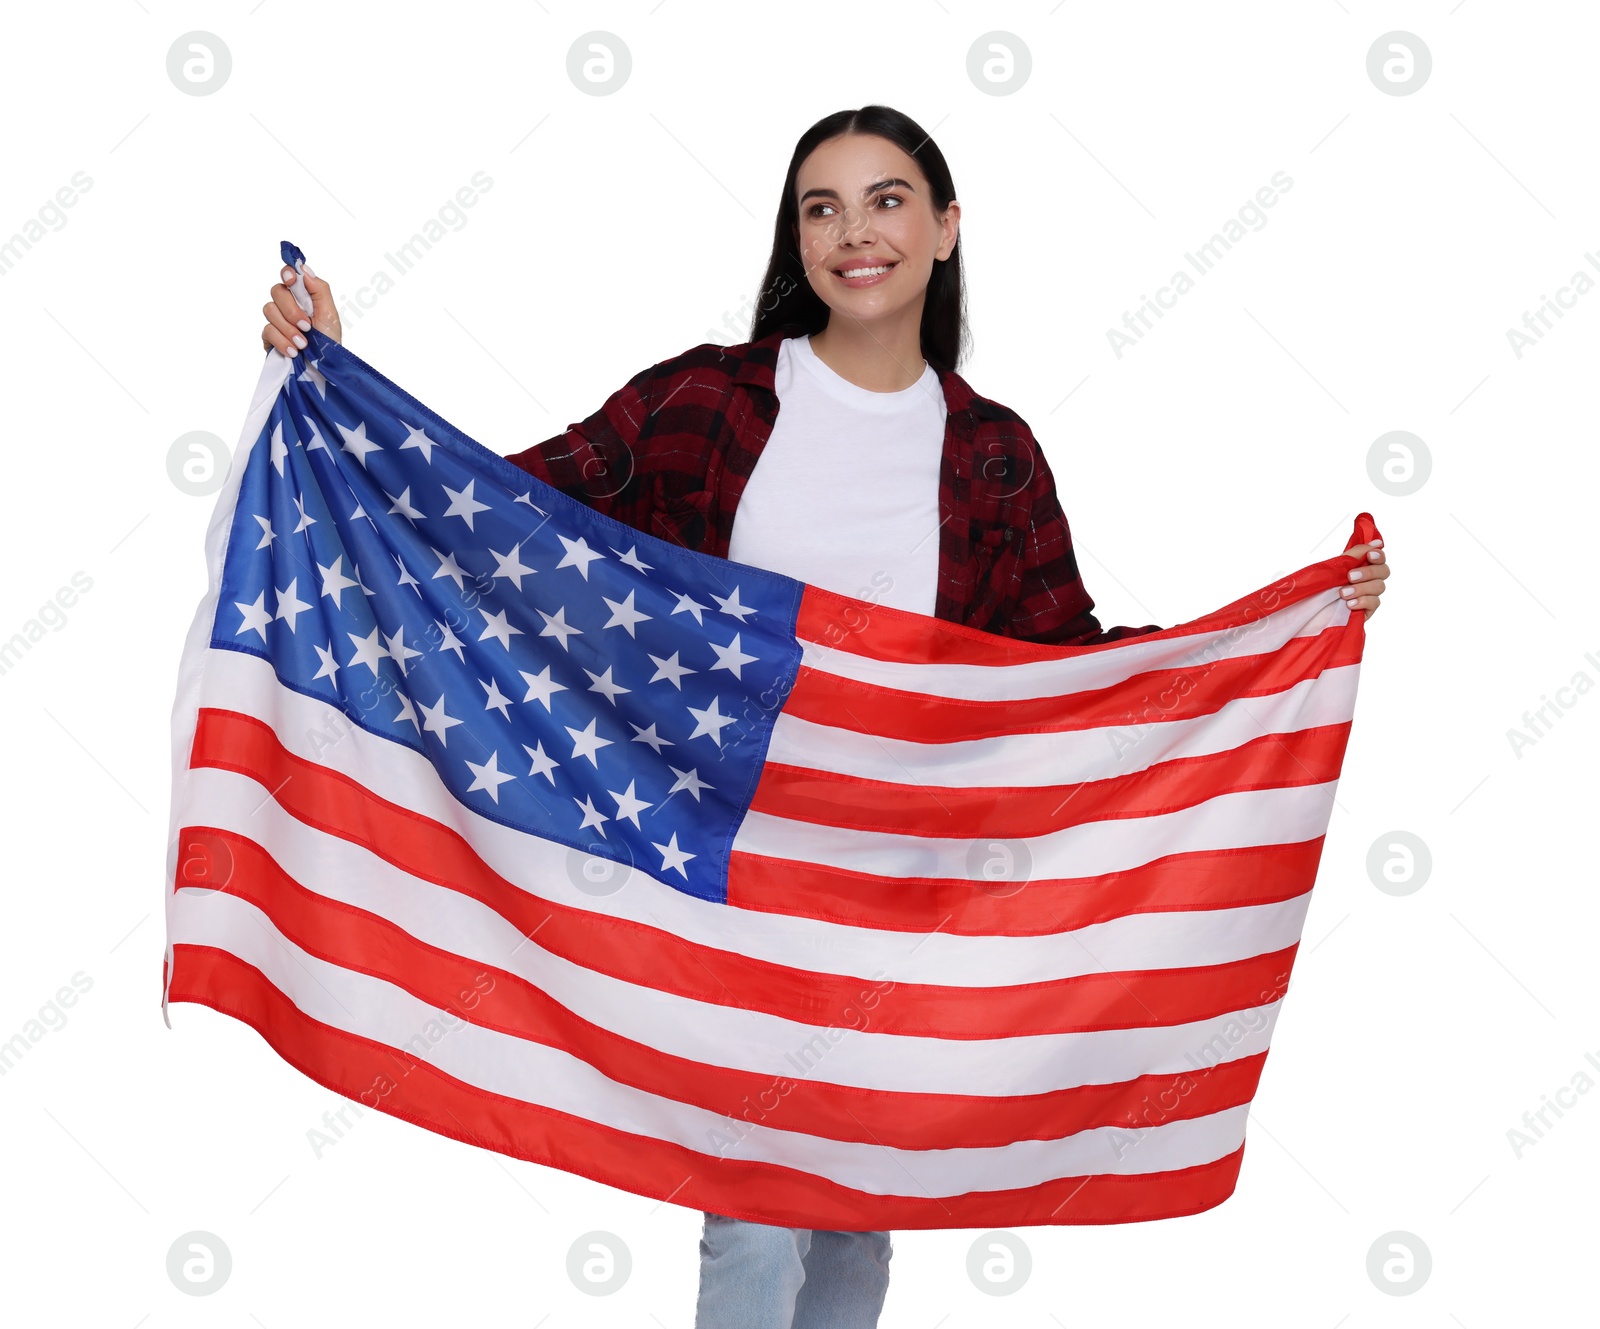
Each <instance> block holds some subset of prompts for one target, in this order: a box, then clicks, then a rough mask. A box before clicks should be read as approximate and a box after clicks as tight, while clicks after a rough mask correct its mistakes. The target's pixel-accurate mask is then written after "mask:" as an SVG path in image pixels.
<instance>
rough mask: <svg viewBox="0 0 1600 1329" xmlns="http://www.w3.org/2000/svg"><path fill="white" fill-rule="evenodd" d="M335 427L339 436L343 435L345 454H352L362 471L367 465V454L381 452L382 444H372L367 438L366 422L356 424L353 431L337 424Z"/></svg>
mask: <svg viewBox="0 0 1600 1329" xmlns="http://www.w3.org/2000/svg"><path fill="white" fill-rule="evenodd" d="M335 427H336V428H337V429H338V431H339V432H340V433H341V434H343V435H344V450H345V451H346V452H353V453H354V454H355V458H356V460H357V461H358V462H360V463H361V465H362V468H363V469H365V467H366V464H367V453H369V452H382V451H383V446H382V444H379V443H374V442H373V441H372V440H371V439H370V438H368V437H367V422H366V421H365V420H363V421H362V422H361V423H360V424H358V425H357V426H356V427H355V428H354V429H346V428H345V427H344V426H343V425H341V424H338V423H337V422H335Z"/></svg>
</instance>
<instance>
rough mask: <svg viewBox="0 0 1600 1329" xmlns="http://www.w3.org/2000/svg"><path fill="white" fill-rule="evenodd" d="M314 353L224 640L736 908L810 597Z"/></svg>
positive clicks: (468, 794)
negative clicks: (732, 892) (569, 491)
mask: <svg viewBox="0 0 1600 1329" xmlns="http://www.w3.org/2000/svg"><path fill="white" fill-rule="evenodd" d="M283 257H284V261H285V263H288V264H291V265H297V264H298V263H300V262H301V261H302V260H303V256H302V255H301V254H300V251H299V250H298V249H296V248H295V247H294V246H292V245H290V244H288V243H287V242H286V243H285V244H284V247H283ZM306 336H307V338H308V340H309V341H310V343H311V344H310V346H309V348H308V349H307V350H306V351H304V352H302V353H301V355H300V356H297V357H296V358H295V359H294V360H292V361H291V362H290V372H289V378H288V381H287V382H286V384H285V386H284V388H283V389H282V391H280V393H279V394H278V397H277V400H276V401H275V402H274V403H273V406H272V410H271V415H270V416H269V418H268V420H267V423H266V425H265V427H264V429H263V430H262V434H261V436H260V437H259V438H258V439H257V440H256V442H255V444H254V446H253V447H252V448H251V449H250V453H249V456H248V459H247V461H246V463H245V471H244V474H243V475H242V476H241V477H240V487H239V491H238V497H237V502H236V506H235V509H234V512H233V516H232V525H231V530H230V535H229V539H228V546H227V553H226V555H225V558H224V563H223V572H222V584H221V593H220V595H219V598H218V608H217V616H216V620H215V622H214V624H213V626H212V635H211V645H212V646H213V647H216V648H221V649H225V650H237V651H246V652H249V653H250V654H253V655H258V656H261V657H262V658H264V659H266V660H268V661H270V662H271V664H272V666H273V669H274V671H275V673H276V674H277V677H278V678H279V680H280V681H281V682H282V683H283V684H284V686H286V687H289V688H293V689H294V690H295V691H297V692H300V693H303V694H305V695H306V696H309V697H315V698H317V699H319V700H321V701H325V702H327V703H328V704H329V705H331V706H334V707H337V708H338V709H339V710H340V711H342V712H343V713H344V715H346V716H347V717H348V718H349V719H350V721H351V722H352V723H354V724H357V725H359V726H361V727H362V728H363V729H365V730H366V731H368V732H369V733H372V734H377V735H381V736H383V737H384V738H388V739H391V740H393V741H394V742H396V743H401V744H404V745H405V746H406V747H410V748H414V749H416V750H417V751H419V752H421V753H423V754H425V755H426V756H427V757H428V759H429V761H431V762H432V764H433V766H434V768H435V769H436V770H437V772H438V774H439V778H440V780H441V781H442V782H443V784H444V786H445V787H446V788H448V789H449V790H450V792H451V793H452V794H453V795H454V796H455V797H456V798H458V799H460V800H461V801H462V802H463V803H465V804H466V805H467V806H469V807H471V808H472V809H473V810H474V811H476V812H479V813H482V814H483V815H485V816H488V817H492V818H494V819H495V820H497V821H500V822H503V823H505V824H506V825H509V826H513V827H515V828H516V829H518V830H521V831H525V832H527V833H529V834H532V835H537V836H541V837H543V838H544V839H547V840H553V841H557V842H559V843H561V844H564V845H568V846H571V847H573V848H575V849H581V850H583V851H585V852H587V853H590V854H594V855H597V856H599V857H603V858H609V859H613V860H617V861H620V862H623V863H627V864H630V865H632V866H633V867H634V868H636V869H637V870H640V871H643V872H646V873H648V874H649V875H650V876H652V877H655V878H656V879H657V880H659V881H663V882H665V883H667V884H668V885H671V886H674V887H676V888H677V889H679V890H683V891H686V892H688V893H689V894H691V895H696V896H699V897H701V898H704V899H710V900H718V901H721V900H725V899H726V897H727V871H728V852H729V847H730V845H731V843H732V840H733V837H734V834H735V832H736V831H737V830H738V827H739V823H740V821H741V820H742V819H743V817H744V814H745V811H746V809H747V808H748V806H749V803H750V799H751V796H752V794H753V793H754V791H755V786H756V782H757V780H758V778H759V776H760V773H761V767H762V764H763V761H764V759H765V756H766V751H767V745H768V742H769V740H770V737H771V732H772V724H773V721H774V720H775V719H776V716H777V713H778V711H779V710H780V709H781V708H782V703H783V699H784V698H785V697H786V696H787V695H788V692H789V689H790V687H791V686H792V685H793V682H794V679H795V676H796V673H797V671H798V669H799V664H800V647H799V644H798V642H797V641H796V640H795V636H794V626H795V617H796V614H797V613H798V610H799V605H800V596H801V593H802V591H803V590H804V586H803V584H802V583H800V582H798V581H795V580H794V579H793V578H790V577H784V576H780V575H778V574H776V573H772V572H768V571H766V570H764V569H761V568H755V567H751V566H749V565H747V564H742V563H734V562H731V561H729V560H727V559H719V558H714V557H712V556H710V555H706V554H701V553H697V552H695V551H692V550H686V549H682V548H680V547H678V546H676V545H672V544H669V543H667V542H666V541H663V540H659V539H657V538H655V537H653V536H650V535H647V534H645V533H644V532H642V531H637V530H635V529H634V528H632V527H630V526H626V525H624V524H622V523H621V522H617V521H614V520H613V519H611V518H609V517H605V516H603V515H601V514H600V513H597V512H595V511H594V510H593V509H591V508H588V507H586V506H585V505H584V504H582V503H580V502H578V501H577V500H575V499H571V498H569V497H567V496H566V495H565V494H562V493H560V492H559V491H557V490H555V489H552V488H551V487H550V486H548V485H546V484H544V483H543V482H541V481H539V480H537V479H535V478H534V477H533V476H531V475H529V474H528V473H527V472H525V471H523V470H522V469H521V468H519V467H517V466H515V465H513V464H512V463H511V462H508V461H506V460H505V459H504V458H503V457H500V456H498V455H496V454H495V453H493V452H491V451H489V450H488V449H487V448H485V447H484V446H483V445H482V444H480V443H477V442H475V441H474V440H473V439H471V438H468V437H467V436H466V435H465V434H463V433H461V431H460V430H458V429H456V428H454V427H453V426H452V425H450V424H449V423H447V422H446V421H445V420H443V419H442V418H440V417H439V416H438V415H436V414H435V413H434V412H432V411H430V410H429V409H428V408H427V407H425V406H423V405H422V404H421V403H420V402H418V401H416V400H415V399H414V398H412V397H410V396H409V395H407V394H406V393H405V392H403V391H402V390H401V389H399V388H398V387H396V386H395V385H394V384H393V383H391V382H390V381H389V380H388V379H386V378H384V377H383V376H382V375H381V374H379V373H378V372H377V371H376V370H374V369H373V368H372V367H371V366H369V365H367V364H366V363H365V362H364V361H362V360H361V359H359V358H358V357H357V356H355V355H352V354H351V353H350V352H349V351H347V350H345V349H344V348H343V347H342V346H340V345H339V344H338V343H336V342H334V341H332V340H331V339H329V338H328V337H326V336H324V335H323V334H322V333H321V332H318V331H315V330H313V331H312V332H310V333H307V334H306Z"/></svg>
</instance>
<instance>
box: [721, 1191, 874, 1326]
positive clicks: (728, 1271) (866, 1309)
mask: <svg viewBox="0 0 1600 1329" xmlns="http://www.w3.org/2000/svg"><path fill="white" fill-rule="evenodd" d="M702 1212H703V1211H702ZM891 1254H893V1247H892V1246H891V1245H890V1242H889V1234H888V1233H887V1232H834V1231H831V1230H826V1229H817V1230H815V1231H814V1230H812V1229H811V1228H804V1227H775V1226H772V1225H770V1224H767V1223H748V1222H746V1221H745V1220H744V1219H742V1218H728V1217H725V1216H724V1215H722V1214H713V1213H706V1224H705V1231H704V1233H703V1234H702V1235H701V1237H700V1299H699V1302H698V1304H697V1305H696V1308H695V1318H694V1326H695V1329H875V1326H876V1325H877V1323H878V1312H879V1311H881V1310H882V1309H883V1298H884V1294H885V1293H887V1292H888V1290H889V1256H890V1255H891Z"/></svg>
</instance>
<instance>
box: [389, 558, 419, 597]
mask: <svg viewBox="0 0 1600 1329" xmlns="http://www.w3.org/2000/svg"><path fill="white" fill-rule="evenodd" d="M389 557H390V558H392V559H394V565H395V567H397V568H399V569H400V576H399V578H398V579H397V580H396V581H395V589H396V590H398V589H399V588H400V587H402V586H415V587H416V588H417V595H418V596H419V597H420V596H421V595H422V583H421V582H419V581H418V580H417V579H416V578H415V577H413V576H412V575H411V569H410V568H408V567H407V566H406V565H405V564H404V563H402V562H401V561H400V555H399V554H390V555H389Z"/></svg>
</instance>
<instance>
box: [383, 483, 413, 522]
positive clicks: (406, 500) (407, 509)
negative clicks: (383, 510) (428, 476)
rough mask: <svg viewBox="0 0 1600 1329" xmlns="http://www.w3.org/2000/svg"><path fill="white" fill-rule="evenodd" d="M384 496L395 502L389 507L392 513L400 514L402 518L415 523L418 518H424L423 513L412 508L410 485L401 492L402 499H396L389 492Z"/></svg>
mask: <svg viewBox="0 0 1600 1329" xmlns="http://www.w3.org/2000/svg"><path fill="white" fill-rule="evenodd" d="M383 496H384V497H385V498H388V499H393V500H394V501H393V502H392V503H391V504H390V505H389V511H390V512H391V513H395V512H398V513H399V514H400V515H401V516H402V517H405V518H407V519H408V520H410V521H415V520H416V519H417V518H418V517H420V516H422V513H421V511H419V510H418V509H417V508H414V507H412V506H411V486H410V485H407V486H406V487H405V488H404V489H402V490H401V491H400V497H399V498H395V497H394V495H393V494H391V493H388V492H387V491H384V494H383Z"/></svg>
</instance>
